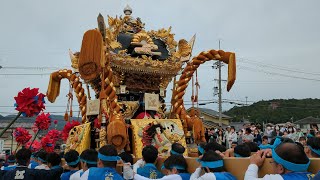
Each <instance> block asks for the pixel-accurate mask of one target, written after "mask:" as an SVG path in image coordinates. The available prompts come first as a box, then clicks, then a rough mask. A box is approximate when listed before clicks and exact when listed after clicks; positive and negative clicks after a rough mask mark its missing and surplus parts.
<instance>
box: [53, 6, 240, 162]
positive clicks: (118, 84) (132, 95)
mask: <svg viewBox="0 0 320 180" xmlns="http://www.w3.org/2000/svg"><path fill="white" fill-rule="evenodd" d="M124 13H125V16H124V17H121V16H120V17H119V18H118V17H115V18H112V17H109V16H108V27H106V25H105V22H104V18H103V16H102V15H101V14H99V16H98V18H97V21H98V28H96V29H92V30H88V31H87V32H85V33H84V36H83V40H82V46H81V50H80V52H76V53H72V52H71V51H70V58H71V62H72V65H71V66H72V68H73V69H72V70H68V69H62V70H59V71H56V72H53V73H52V74H51V76H50V82H49V86H48V90H47V98H48V100H49V101H50V102H51V103H54V102H55V100H56V98H57V97H58V96H59V92H60V82H61V80H62V79H67V80H68V81H69V84H70V87H71V88H72V89H73V90H74V94H75V96H76V98H77V101H78V103H79V107H80V111H81V116H82V124H81V125H79V126H76V127H74V128H73V129H72V130H71V131H70V132H69V138H68V140H67V149H66V150H67V151H68V150H70V149H76V150H77V151H79V152H82V151H83V150H85V149H88V148H99V147H101V146H103V145H105V144H113V145H114V146H115V147H116V148H117V150H119V151H121V150H123V149H125V150H129V151H131V152H132V153H133V154H134V155H135V156H136V157H141V151H142V148H143V146H145V145H149V144H152V145H154V146H156V147H157V148H158V150H159V152H160V153H164V154H165V153H167V152H169V151H170V148H171V144H172V143H173V142H180V143H182V144H183V145H186V141H185V137H186V135H187V134H191V135H192V136H193V138H194V141H195V143H199V142H201V141H205V138H204V128H203V124H202V121H201V119H200V118H199V117H198V116H197V113H196V112H194V111H190V113H189V114H188V113H187V111H186V109H185V106H184V102H183V97H184V94H185V91H186V88H187V86H188V83H189V81H190V80H191V78H192V76H193V74H194V73H195V71H196V70H197V68H198V67H199V66H200V65H201V64H203V63H205V62H207V61H211V60H218V61H222V62H223V63H226V64H228V82H227V90H228V91H229V90H230V89H231V87H232V85H233V84H234V82H235V79H236V60H235V54H234V53H233V52H225V51H223V50H213V49H212V50H208V51H203V52H201V53H200V54H199V55H198V56H195V57H193V58H190V57H191V52H192V46H193V42H192V40H191V41H190V42H188V41H186V40H184V39H181V40H179V41H178V42H176V41H175V39H174V34H173V33H172V32H171V27H170V28H168V29H163V28H162V29H160V30H157V31H156V30H150V31H147V30H145V29H144V23H142V22H141V20H140V18H137V19H135V18H133V17H132V16H131V13H132V10H131V8H129V7H127V8H126V9H125V10H124ZM181 72H182V73H181ZM179 74H181V75H179ZM175 77H176V78H177V79H178V80H174V88H173V92H172V98H171V110H170V112H169V113H166V106H165V101H164V97H165V94H166V88H167V86H168V84H169V83H170V82H171V81H172V79H173V78H174V79H176V78H175ZM84 84H87V87H85V88H84V87H83V85H84ZM89 86H90V88H92V89H93V90H94V92H95V97H94V98H91V97H90V94H89V93H90V90H89ZM87 94H88V95H87ZM66 119H67V120H68V118H66Z"/></svg>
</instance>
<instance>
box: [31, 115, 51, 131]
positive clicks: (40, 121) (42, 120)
mask: <svg viewBox="0 0 320 180" xmlns="http://www.w3.org/2000/svg"><path fill="white" fill-rule="evenodd" d="M50 124H51V118H50V113H47V114H45V113H41V114H40V115H38V116H37V118H36V121H35V122H34V125H35V126H36V127H37V128H38V129H39V130H47V129H48V128H49V126H50Z"/></svg>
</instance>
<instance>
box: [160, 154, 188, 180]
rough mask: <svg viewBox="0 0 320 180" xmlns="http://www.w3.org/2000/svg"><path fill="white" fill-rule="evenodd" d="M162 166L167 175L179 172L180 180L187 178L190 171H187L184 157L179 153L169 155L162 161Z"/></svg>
mask: <svg viewBox="0 0 320 180" xmlns="http://www.w3.org/2000/svg"><path fill="white" fill-rule="evenodd" d="M163 168H164V169H166V170H167V175H170V174H179V176H181V178H182V180H189V179H190V173H188V171H187V169H188V164H187V161H186V159H185V158H184V157H183V156H180V155H171V156H170V157H168V158H167V159H166V160H165V161H164V163H163Z"/></svg>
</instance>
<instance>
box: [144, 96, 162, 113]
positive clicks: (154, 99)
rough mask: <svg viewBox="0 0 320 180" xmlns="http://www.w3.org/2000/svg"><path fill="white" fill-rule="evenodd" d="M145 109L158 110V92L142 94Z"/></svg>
mask: <svg viewBox="0 0 320 180" xmlns="http://www.w3.org/2000/svg"><path fill="white" fill-rule="evenodd" d="M144 105H145V110H152V111H158V109H159V94H150V93H145V94H144Z"/></svg>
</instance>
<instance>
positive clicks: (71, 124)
mask: <svg viewBox="0 0 320 180" xmlns="http://www.w3.org/2000/svg"><path fill="white" fill-rule="evenodd" d="M78 125H80V123H79V122H78V121H75V120H72V122H67V123H66V125H64V127H63V130H62V139H63V140H64V141H66V140H67V139H68V137H69V131H70V130H71V129H72V128H73V127H75V126H78Z"/></svg>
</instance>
